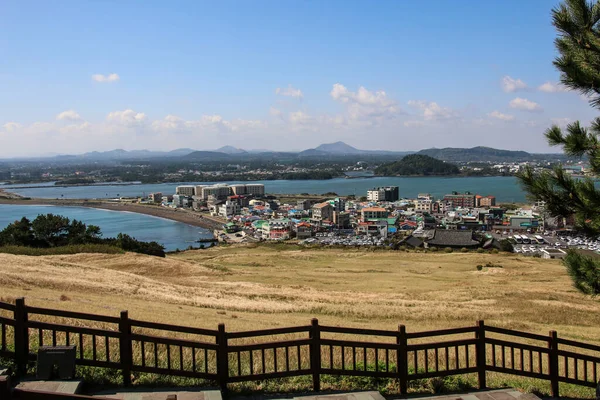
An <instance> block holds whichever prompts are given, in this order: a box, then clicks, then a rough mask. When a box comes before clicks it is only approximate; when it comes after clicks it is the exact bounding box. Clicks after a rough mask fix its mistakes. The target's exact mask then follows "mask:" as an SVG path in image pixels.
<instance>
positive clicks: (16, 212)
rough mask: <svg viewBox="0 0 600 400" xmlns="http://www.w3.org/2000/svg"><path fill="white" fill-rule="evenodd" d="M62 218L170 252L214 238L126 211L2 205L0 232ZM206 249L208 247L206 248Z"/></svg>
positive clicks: (198, 230)
mask: <svg viewBox="0 0 600 400" xmlns="http://www.w3.org/2000/svg"><path fill="white" fill-rule="evenodd" d="M48 213H52V214H58V215H63V216H65V217H69V218H71V219H77V220H80V221H83V222H84V223H86V224H89V225H98V226H99V227H100V229H101V230H102V233H103V236H104V237H114V236H116V235H117V234H118V233H120V232H122V233H126V234H128V235H130V236H133V237H135V238H136V239H138V240H143V241H156V242H158V243H160V244H162V245H163V246H165V249H166V250H167V251H172V250H175V249H181V250H183V249H186V248H188V247H189V246H190V245H191V246H194V247H199V245H200V244H199V243H194V241H196V240H198V239H200V238H211V237H212V234H211V233H210V232H209V231H208V230H206V229H203V228H198V227H195V226H191V225H187V224H184V223H181V222H176V221H170V220H167V219H163V218H157V217H152V216H149V215H143V214H136V213H131V212H124V211H109V210H100V209H95V208H86V207H59V206H24V205H4V204H1V205H0V229H4V227H6V226H7V225H8V224H10V223H12V222H14V221H15V220H17V219H21V218H22V217H27V218H29V219H34V218H35V217H36V216H38V215H39V214H48ZM205 245H206V244H205Z"/></svg>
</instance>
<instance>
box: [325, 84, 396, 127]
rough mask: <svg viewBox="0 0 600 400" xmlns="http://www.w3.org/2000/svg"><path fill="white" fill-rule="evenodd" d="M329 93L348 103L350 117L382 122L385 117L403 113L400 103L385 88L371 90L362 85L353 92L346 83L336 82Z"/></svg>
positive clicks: (337, 99) (336, 98)
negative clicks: (390, 96)
mask: <svg viewBox="0 0 600 400" xmlns="http://www.w3.org/2000/svg"><path fill="white" fill-rule="evenodd" d="M329 94H330V95H331V98H333V99H334V100H336V101H339V102H340V103H343V104H345V105H346V107H347V112H348V116H349V117H350V119H363V120H364V119H370V122H371V123H381V122H382V121H381V119H382V118H384V117H392V116H395V115H398V114H401V113H402V110H401V109H400V107H398V104H397V103H396V102H395V101H394V100H392V99H390V98H389V97H388V95H387V94H386V93H385V91H383V90H378V91H376V92H371V91H369V90H367V89H366V88H364V87H363V86H360V87H359V88H358V91H356V92H352V91H350V90H348V88H346V87H345V86H344V85H342V84H340V83H336V84H334V85H333V88H332V89H331V92H330V93H329Z"/></svg>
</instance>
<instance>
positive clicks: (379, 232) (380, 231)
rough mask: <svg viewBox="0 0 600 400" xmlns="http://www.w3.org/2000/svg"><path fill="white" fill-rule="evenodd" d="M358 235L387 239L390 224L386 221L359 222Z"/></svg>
mask: <svg viewBox="0 0 600 400" xmlns="http://www.w3.org/2000/svg"><path fill="white" fill-rule="evenodd" d="M356 234H357V235H367V236H379V237H382V238H384V239H386V238H387V234H388V223H387V221H384V220H381V221H369V222H359V223H358V225H357V226H356Z"/></svg>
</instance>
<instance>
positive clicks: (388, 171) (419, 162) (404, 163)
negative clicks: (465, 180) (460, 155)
mask: <svg viewBox="0 0 600 400" xmlns="http://www.w3.org/2000/svg"><path fill="white" fill-rule="evenodd" d="M375 175H378V176H452V175H460V169H459V168H458V167H457V166H456V165H454V164H451V163H448V162H445V161H442V160H438V159H437V158H433V157H429V156H425V155H421V154H410V155H407V156H406V157H404V158H402V159H401V160H399V161H395V162H391V163H387V164H382V165H380V166H379V167H377V168H376V169H375Z"/></svg>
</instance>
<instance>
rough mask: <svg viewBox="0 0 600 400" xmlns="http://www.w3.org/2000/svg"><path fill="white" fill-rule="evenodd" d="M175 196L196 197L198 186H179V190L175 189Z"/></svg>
mask: <svg viewBox="0 0 600 400" xmlns="http://www.w3.org/2000/svg"><path fill="white" fill-rule="evenodd" d="M175 194H180V195H183V196H188V197H192V196H194V195H196V186H194V185H182V186H177V188H176V189H175Z"/></svg>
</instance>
